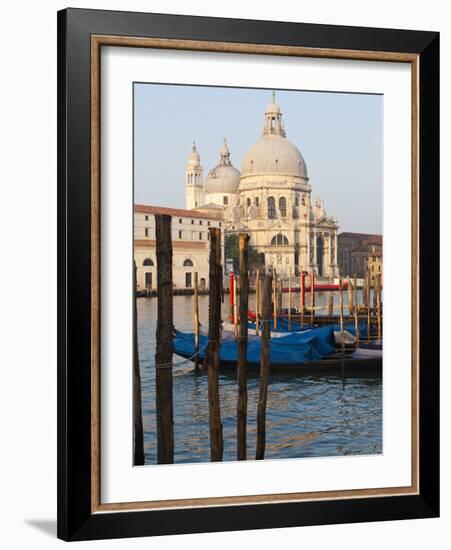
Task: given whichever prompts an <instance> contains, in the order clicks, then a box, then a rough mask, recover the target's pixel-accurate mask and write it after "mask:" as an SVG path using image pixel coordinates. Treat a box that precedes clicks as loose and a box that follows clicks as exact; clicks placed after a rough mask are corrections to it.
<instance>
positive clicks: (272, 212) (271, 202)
mask: <svg viewBox="0 0 451 550" xmlns="http://www.w3.org/2000/svg"><path fill="white" fill-rule="evenodd" d="M275 217H276V201H275V199H274V197H269V198H268V218H270V219H272V218H275Z"/></svg>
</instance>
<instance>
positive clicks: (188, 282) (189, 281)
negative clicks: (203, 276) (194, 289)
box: [185, 272, 192, 288]
mask: <svg viewBox="0 0 451 550" xmlns="http://www.w3.org/2000/svg"><path fill="white" fill-rule="evenodd" d="M191 286H192V273H189V272H188V273H185V287H186V288H191Z"/></svg>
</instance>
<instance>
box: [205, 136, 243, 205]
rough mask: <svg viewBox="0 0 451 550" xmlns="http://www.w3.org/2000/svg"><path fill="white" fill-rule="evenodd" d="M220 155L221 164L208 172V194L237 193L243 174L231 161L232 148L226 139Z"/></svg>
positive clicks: (206, 186) (206, 188)
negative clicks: (230, 148)
mask: <svg viewBox="0 0 451 550" xmlns="http://www.w3.org/2000/svg"><path fill="white" fill-rule="evenodd" d="M219 157H220V159H221V160H220V162H219V164H218V165H217V166H215V167H214V168H213V170H210V172H209V173H208V176H207V183H206V185H205V192H206V193H207V194H213V193H237V192H238V186H239V184H240V176H241V174H240V172H239V170H237V169H236V168H235V167H234V166H233V165H232V163H231V161H230V150H229V146H228V145H227V141H226V140H225V139H224V143H223V144H222V147H221V149H220V151H219Z"/></svg>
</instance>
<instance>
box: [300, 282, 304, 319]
mask: <svg viewBox="0 0 451 550" xmlns="http://www.w3.org/2000/svg"><path fill="white" fill-rule="evenodd" d="M300 295H301V326H302V327H303V326H304V308H305V273H304V272H302V273H301V291H300Z"/></svg>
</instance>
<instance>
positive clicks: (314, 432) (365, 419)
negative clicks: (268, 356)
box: [138, 293, 382, 464]
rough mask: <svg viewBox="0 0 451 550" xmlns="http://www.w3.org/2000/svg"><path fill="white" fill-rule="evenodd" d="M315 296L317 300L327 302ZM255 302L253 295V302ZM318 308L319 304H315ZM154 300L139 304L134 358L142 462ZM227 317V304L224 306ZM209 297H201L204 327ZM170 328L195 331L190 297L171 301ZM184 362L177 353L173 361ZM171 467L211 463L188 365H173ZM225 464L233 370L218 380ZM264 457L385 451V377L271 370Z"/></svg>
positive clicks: (253, 407) (201, 380)
mask: <svg viewBox="0 0 451 550" xmlns="http://www.w3.org/2000/svg"><path fill="white" fill-rule="evenodd" d="M320 294H321V293H318V295H319V296H318V297H317V300H321V299H322V298H324V297H321V296H320ZM251 299H252V297H251ZM317 303H318V302H317ZM156 307H157V301H156V299H155V298H140V299H139V300H138V329H139V355H140V368H141V378H142V381H141V383H142V393H143V415H144V416H143V420H144V432H145V433H144V444H145V455H146V457H145V461H146V464H155V463H156V415H155V368H154V353H155V325H156ZM224 307H225V311H224V316H223V318H224V319H226V318H227V312H228V306H227V304H226V305H225V306H224ZM207 312H208V297H200V317H201V323H202V324H204V325H206V324H207V318H208V313H207ZM174 323H175V325H176V327H177V328H178V329H181V330H192V329H193V298H192V297H188V296H176V297H174ZM182 361H183V359H181V358H179V357H177V356H176V355H174V362H182ZM173 382H174V439H175V462H176V463H177V462H179V463H180V462H206V461H209V460H210V447H209V431H208V403H207V376H206V375H205V374H200V375H195V374H194V372H193V364H192V363H189V364H187V363H183V364H181V365H180V366H176V367H174V370H173ZM219 384H220V396H221V415H222V422H223V431H224V460H236V400H237V384H236V380H235V376H234V374H233V373H232V372H230V373H229V372H227V373H222V374H221V375H220V380H219ZM258 386H259V377H258V374H250V375H249V379H248V441H247V452H248V458H253V457H254V456H255V445H256V415H257V400H258ZM266 426H267V427H266V453H265V458H273V459H274V458H295V457H296V458H299V457H312V456H315V457H318V456H336V455H352V454H376V453H381V452H382V379H381V378H380V377H379V378H377V377H375V378H369V377H365V378H346V379H345V380H343V379H342V378H341V377H333V376H322V377H314V376H296V375H295V374H294V375H293V374H287V375H280V374H275V373H274V372H271V374H270V384H269V391H268V407H267V424H266Z"/></svg>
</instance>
